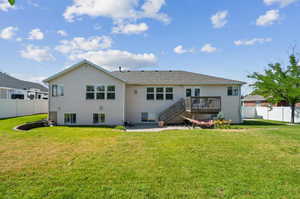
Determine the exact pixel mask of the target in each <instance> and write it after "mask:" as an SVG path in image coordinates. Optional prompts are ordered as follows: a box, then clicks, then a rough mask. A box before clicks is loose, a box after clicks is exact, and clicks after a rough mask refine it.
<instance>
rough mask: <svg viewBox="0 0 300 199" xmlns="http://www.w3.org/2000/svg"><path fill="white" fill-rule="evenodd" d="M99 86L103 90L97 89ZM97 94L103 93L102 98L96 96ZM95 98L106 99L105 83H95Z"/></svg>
mask: <svg viewBox="0 0 300 199" xmlns="http://www.w3.org/2000/svg"><path fill="white" fill-rule="evenodd" d="M99 87H103V88H104V90H101V91H99V90H98V88H99ZM98 94H103V95H104V97H103V99H102V98H101V99H100V98H98ZM95 99H96V100H105V99H106V86H105V85H97V86H96V89H95Z"/></svg>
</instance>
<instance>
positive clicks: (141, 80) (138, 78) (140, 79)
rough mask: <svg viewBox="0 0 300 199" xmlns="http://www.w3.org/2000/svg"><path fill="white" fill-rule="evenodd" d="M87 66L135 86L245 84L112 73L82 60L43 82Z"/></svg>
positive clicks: (177, 74)
mask: <svg viewBox="0 0 300 199" xmlns="http://www.w3.org/2000/svg"><path fill="white" fill-rule="evenodd" d="M83 64H88V65H90V66H92V67H94V68H96V69H97V70H100V71H102V72H104V73H106V74H108V75H109V76H111V77H113V78H115V79H118V80H120V81H122V82H124V83H126V84H135V85H159V84H165V85H201V84H205V85H216V84H237V85H242V84H246V83H245V82H241V81H236V80H230V79H225V78H220V77H214V76H208V75H203V74H199V73H192V72H186V71H171V70H170V71H121V72H120V71H114V72H110V71H107V70H105V69H104V68H102V67H100V66H98V65H96V64H94V63H92V62H90V61H87V60H83V61H81V62H79V63H77V64H75V65H73V66H71V67H69V68H67V69H65V70H63V71H61V72H59V73H57V74H55V75H53V76H51V77H49V78H47V79H45V80H44V82H47V83H48V82H50V81H52V80H54V79H56V78H59V77H60V76H62V75H64V74H66V73H68V72H71V71H72V70H75V69H76V68H78V67H80V66H82V65H83Z"/></svg>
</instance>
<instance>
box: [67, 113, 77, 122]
mask: <svg viewBox="0 0 300 199" xmlns="http://www.w3.org/2000/svg"><path fill="white" fill-rule="evenodd" d="M65 124H76V114H75V113H65Z"/></svg>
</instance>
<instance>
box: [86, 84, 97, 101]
mask: <svg viewBox="0 0 300 199" xmlns="http://www.w3.org/2000/svg"><path fill="white" fill-rule="evenodd" d="M86 99H87V100H91V99H95V87H94V86H90V85H89V86H86Z"/></svg>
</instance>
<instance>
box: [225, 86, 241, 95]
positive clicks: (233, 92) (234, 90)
mask: <svg viewBox="0 0 300 199" xmlns="http://www.w3.org/2000/svg"><path fill="white" fill-rule="evenodd" d="M227 95H228V96H239V95H240V89H239V87H237V86H230V87H228V88H227Z"/></svg>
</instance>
